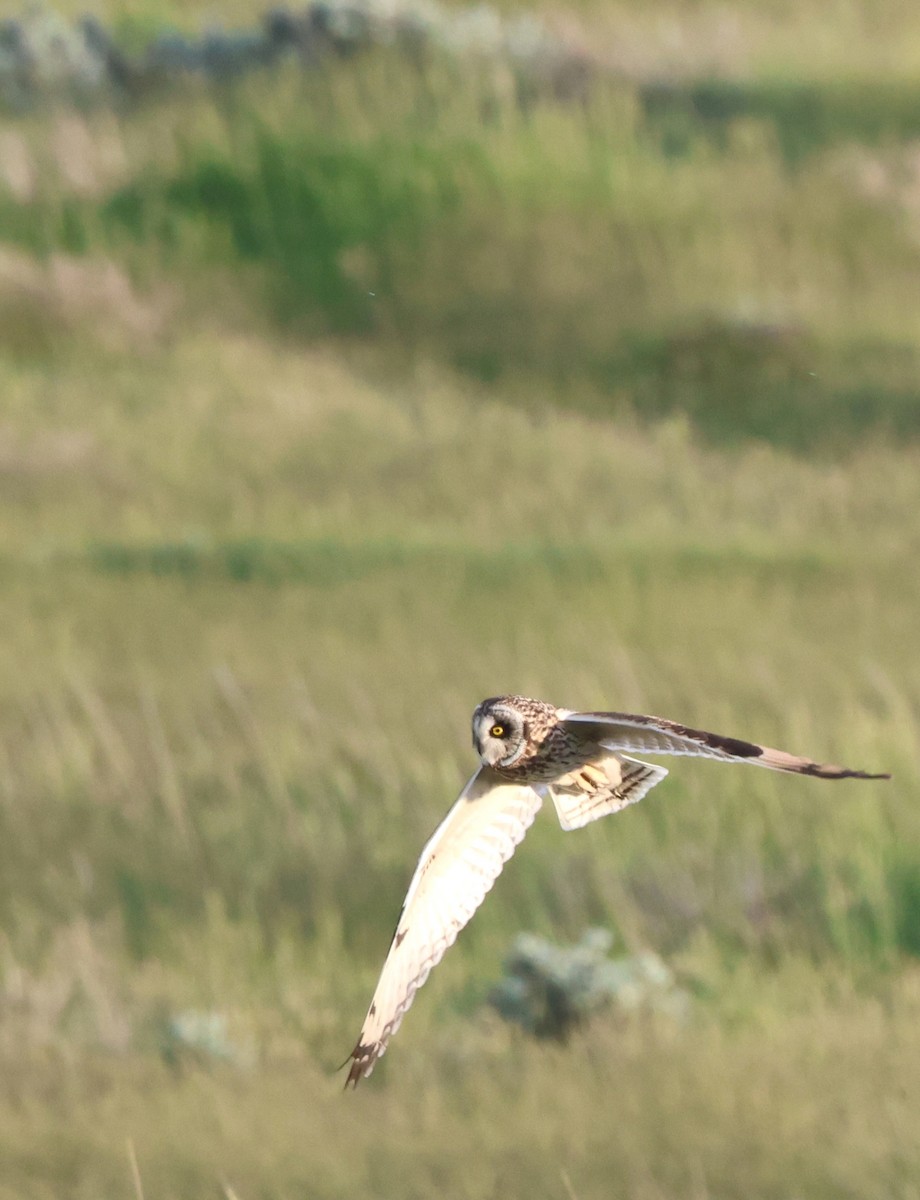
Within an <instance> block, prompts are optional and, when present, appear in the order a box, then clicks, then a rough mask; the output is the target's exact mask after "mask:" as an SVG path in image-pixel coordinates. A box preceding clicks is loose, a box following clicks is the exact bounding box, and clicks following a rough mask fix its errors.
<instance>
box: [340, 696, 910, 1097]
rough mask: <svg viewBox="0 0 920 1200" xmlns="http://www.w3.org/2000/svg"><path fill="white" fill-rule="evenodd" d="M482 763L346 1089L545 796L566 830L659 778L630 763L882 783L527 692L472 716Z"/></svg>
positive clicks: (424, 860)
mask: <svg viewBox="0 0 920 1200" xmlns="http://www.w3.org/2000/svg"><path fill="white" fill-rule="evenodd" d="M473 746H474V748H475V749H476V751H477V753H478V754H479V757H480V760H481V766H480V767H479V769H478V770H477V771H476V774H475V775H474V776H473V777H472V779H470V781H469V783H467V785H466V787H465V788H464V789H463V791H462V792H461V793H460V798H459V799H458V800H457V802H456V803H455V804H454V806H453V808H451V810H450V812H448V814H447V816H446V817H445V818H444V820H443V821H442V822H441V824H440V825H439V826H438V828H437V829H436V830H435V831H434V833H433V834H432V836H431V838H430V839H429V841H428V843H427V845H426V846H425V848H424V850H423V851H422V857H421V859H420V860H419V864H418V866H417V867H416V869H415V874H414V875H413V877H412V882H411V883H410V884H409V891H408V893H407V895H406V899H405V901H404V902H403V907H402V912H401V913H400V915H399V921H398V922H397V925H396V932H395V933H394V934H393V940H392V942H391V944H390V951H389V954H388V955H387V958H386V961H385V962H384V964H383V971H382V972H381V974H380V979H379V981H378V983H377V989H376V991H375V992H374V998H373V1000H372V1001H371V1006H370V1008H369V1009H368V1013H367V1017H366V1018H365V1021H364V1028H363V1029H362V1030H361V1036H360V1037H359V1038H358V1042H357V1045H356V1046H355V1048H354V1050H353V1051H352V1052H351V1055H350V1056H349V1061H350V1063H351V1067H350V1070H349V1072H348V1079H347V1081H346V1087H347V1086H348V1084H352V1085H353V1086H357V1083H358V1080H359V1079H361V1078H362V1076H365V1075H370V1073H371V1071H372V1070H373V1069H374V1064H375V1063H376V1061H377V1059H378V1058H379V1057H380V1056H381V1054H383V1052H384V1050H385V1049H386V1046H387V1042H388V1040H389V1039H390V1038H391V1037H392V1036H393V1034H394V1033H395V1032H396V1030H397V1029H398V1028H399V1024H400V1022H401V1021H402V1019H403V1016H404V1015H405V1013H406V1010H407V1009H408V1008H409V1005H410V1004H411V1003H412V1000H413V998H414V996H415V993H416V992H417V991H418V989H419V988H420V987H421V986H422V984H423V983H424V982H425V980H426V979H427V978H428V974H429V972H430V971H431V968H432V967H434V966H435V965H436V964H437V963H438V962H440V960H441V958H442V956H443V955H444V952H445V951H446V950H447V948H448V947H449V946H451V945H452V944H453V942H454V939H455V938H456V936H457V934H458V933H459V932H460V930H461V929H462V928H463V926H464V925H466V923H467V922H468V921H469V919H470V918H471V917H472V915H473V913H474V912H475V911H476V909H477V908H478V907H479V905H480V904H481V903H482V901H483V899H484V898H485V895H486V893H487V892H488V890H489V889H490V888H491V886H492V884H493V883H494V882H495V880H496V878H497V877H498V875H499V873H500V871H501V869H502V867H503V866H504V864H505V862H507V860H508V859H509V858H510V857H511V855H512V854H513V853H514V848H515V846H517V844H518V842H520V840H521V838H523V836H524V834H525V833H526V832H527V829H528V827H529V826H530V824H531V822H532V821H533V819H534V817H535V816H536V814H537V810H538V809H539V807H540V805H541V803H542V801H543V798H544V797H545V796H546V795H549V796H550V797H551V798H552V801H553V804H554V805H555V807H556V813H557V815H558V817H559V821H560V824H561V825H562V828H563V829H578V828H579V827H580V826H582V825H587V824H588V822H589V821H594V820H596V819H597V818H598V817H603V816H606V815H607V814H608V813H615V812H619V810H620V809H621V808H625V807H626V805H628V804H635V803H636V801H637V800H641V799H642V797H643V796H644V795H645V793H646V792H647V791H648V790H649V789H650V788H653V787H654V786H655V784H656V783H660V782H661V780H662V779H664V777H665V775H667V773H668V772H667V770H666V768H664V767H658V766H651V765H649V764H648V763H644V762H639V761H638V760H637V759H635V758H632V757H631V754H632V752H633V751H636V752H639V753H645V754H687V755H696V756H698V757H702V758H715V759H720V760H721V761H722V762H747V763H754V764H755V765H757V766H759V767H770V768H771V769H772V770H774V771H789V772H792V773H794V774H798V775H814V776H815V777H817V778H818V779H887V778H889V776H888V775H869V774H867V773H866V772H865V771H850V770H847V769H846V768H845V767H834V766H826V765H822V764H821V763H816V762H812V761H811V759H808V758H798V757H797V756H796V755H794V754H787V753H785V751H783V750H771V749H770V747H769V746H759V745H758V744H757V743H756V742H744V741H740V740H739V739H737V738H731V737H722V736H721V735H719V734H716V733H706V732H705V731H704V730H702V729H688V728H687V727H686V726H684V725H677V724H675V722H673V721H666V720H663V719H662V718H660V717H642V716H633V715H631V714H628V713H614V712H572V711H570V710H569V709H567V708H556V707H555V705H552V704H546V703H544V702H543V701H542V700H531V699H529V698H528V697H526V696H497V697H493V698H492V699H490V700H483V702H482V703H481V704H480V705H479V707H478V708H477V709H476V711H475V712H474V713H473Z"/></svg>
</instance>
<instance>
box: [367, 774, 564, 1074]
mask: <svg viewBox="0 0 920 1200" xmlns="http://www.w3.org/2000/svg"><path fill="white" fill-rule="evenodd" d="M540 804H541V797H540V796H538V795H537V793H536V792H535V791H534V790H533V788H530V787H521V786H520V785H518V784H510V783H505V782H504V781H503V780H502V779H501V777H500V776H499V775H497V774H496V773H495V772H494V771H492V770H491V769H490V768H488V767H481V768H480V769H479V770H478V771H477V772H476V774H475V775H474V776H473V778H472V779H471V780H470V781H469V783H468V784H467V785H466V787H465V788H464V789H463V791H462V792H461V793H460V798H459V799H458V800H457V802H456V803H455V804H454V806H453V808H451V810H450V812H449V813H448V814H447V816H446V817H445V818H444V820H443V821H442V822H441V824H440V825H439V826H438V828H437V829H436V830H435V831H434V834H433V835H432V836H431V838H430V839H429V841H428V843H427V845H426V846H425V849H424V850H423V851H422V857H421V858H420V859H419V864H418V866H417V867H416V869H415V874H414V875H413V877H412V882H411V883H410V884H409V891H408V893H407V894H406V899H405V901H404V902H403V907H402V912H401V913H400V915H399V921H398V922H397V925H396V932H395V933H394V934H393V941H392V942H391V943H390V950H389V953H388V954H387V957H386V961H385V962H384V964H383V970H382V972H381V974H380V979H379V980H378V982H377V988H376V990H375V992H374V998H373V1000H372V1001H371V1006H370V1008H369V1009H368V1012H367V1016H366V1018H365V1020H364V1027H363V1028H362V1030H361V1036H360V1037H359V1038H358V1041H357V1044H356V1046H355V1048H354V1050H352V1052H351V1054H350V1056H349V1059H350V1062H351V1067H350V1069H349V1072H348V1079H347V1080H346V1083H345V1086H346V1087H348V1085H349V1084H351V1085H352V1086H353V1087H357V1084H358V1080H359V1079H361V1078H362V1077H363V1076H366V1075H370V1073H371V1071H372V1070H373V1069H374V1064H375V1063H376V1061H377V1059H378V1058H379V1057H380V1056H381V1054H383V1052H384V1050H386V1046H387V1042H388V1040H389V1039H390V1038H391V1037H392V1036H393V1034H394V1033H395V1032H396V1030H397V1029H398V1028H399V1024H400V1022H401V1021H402V1019H403V1017H404V1016H405V1013H406V1011H407V1009H408V1008H409V1005H410V1004H411V1003H412V1000H413V998H414V996H415V993H416V992H417V991H418V989H419V988H420V987H421V986H422V984H423V983H424V982H425V980H426V979H427V978H428V974H429V972H430V971H431V969H432V967H434V966H435V965H436V964H437V963H439V962H440V961H441V958H442V957H443V955H444V952H445V951H446V950H447V949H448V948H449V947H450V946H452V945H453V943H454V940H455V938H456V936H457V934H458V933H459V932H460V930H461V929H462V928H463V926H464V925H466V923H467V922H468V921H469V919H470V918H471V917H472V915H473V913H474V912H475V911H476V909H477V908H478V907H479V905H480V904H481V903H482V901H483V900H484V898H485V896H486V893H487V892H488V891H489V889H490V888H491V886H492V884H493V883H494V882H495V880H496V879H497V877H498V876H499V874H500V873H501V869H502V867H503V866H504V865H505V863H506V862H507V861H508V859H509V858H510V857H511V855H512V854H513V853H514V850H515V847H516V846H517V844H518V843H519V842H520V840H521V838H523V836H524V834H525V833H526V832H527V830H528V828H529V826H530V825H531V823H532V822H533V819H534V817H535V816H536V815H537V811H538V810H539V808H540Z"/></svg>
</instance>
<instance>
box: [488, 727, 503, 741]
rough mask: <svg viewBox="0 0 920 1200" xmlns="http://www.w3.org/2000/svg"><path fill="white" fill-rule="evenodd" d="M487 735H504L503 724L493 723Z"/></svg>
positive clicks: (498, 736) (496, 736) (497, 736)
mask: <svg viewBox="0 0 920 1200" xmlns="http://www.w3.org/2000/svg"><path fill="white" fill-rule="evenodd" d="M489 736H490V737H495V738H500V737H504V736H505V727H504V725H493V726H492V728H491V729H490V730H489Z"/></svg>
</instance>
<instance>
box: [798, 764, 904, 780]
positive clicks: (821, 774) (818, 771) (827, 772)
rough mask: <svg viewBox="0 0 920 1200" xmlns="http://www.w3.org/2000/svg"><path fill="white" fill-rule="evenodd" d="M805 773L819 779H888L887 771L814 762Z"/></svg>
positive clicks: (889, 776)
mask: <svg viewBox="0 0 920 1200" xmlns="http://www.w3.org/2000/svg"><path fill="white" fill-rule="evenodd" d="M804 774H807V775H816V776H817V777H818V778H819V779H890V778H891V775H890V773H889V772H887V771H884V772H880V773H878V774H875V773H873V772H871V771H851V770H849V769H848V768H846V767H825V766H821V765H820V764H818V763H816V764H815V765H814V767H813V768H812V769H811V770H809V771H806V772H804Z"/></svg>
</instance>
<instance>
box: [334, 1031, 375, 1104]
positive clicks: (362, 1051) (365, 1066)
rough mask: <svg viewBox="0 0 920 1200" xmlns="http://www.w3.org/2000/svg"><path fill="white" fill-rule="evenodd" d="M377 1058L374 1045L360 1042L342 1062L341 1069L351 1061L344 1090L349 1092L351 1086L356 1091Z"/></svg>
mask: <svg viewBox="0 0 920 1200" xmlns="http://www.w3.org/2000/svg"><path fill="white" fill-rule="evenodd" d="M376 1060H377V1055H376V1054H375V1053H374V1047H373V1046H365V1045H363V1044H362V1043H361V1042H358V1044H357V1046H355V1048H354V1050H352V1052H351V1054H349V1056H348V1058H346V1059H345V1062H343V1063H342V1066H341V1067H339V1068H338V1069H339V1070H340V1071H341V1070H342V1069H343V1068H344V1067H346V1066H348V1064H349V1063H351V1066H350V1067H349V1069H348V1076H347V1078H346V1079H345V1087H344V1091H346V1092H347V1091H348V1089H349V1088H351V1089H352V1091H354V1089H355V1088H356V1087H357V1086H358V1083H359V1082H360V1081H361V1080H362V1079H363V1078H364V1077H365V1076H367V1075H370V1073H371V1071H372V1070H373V1066H374V1063H375V1062H376Z"/></svg>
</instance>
